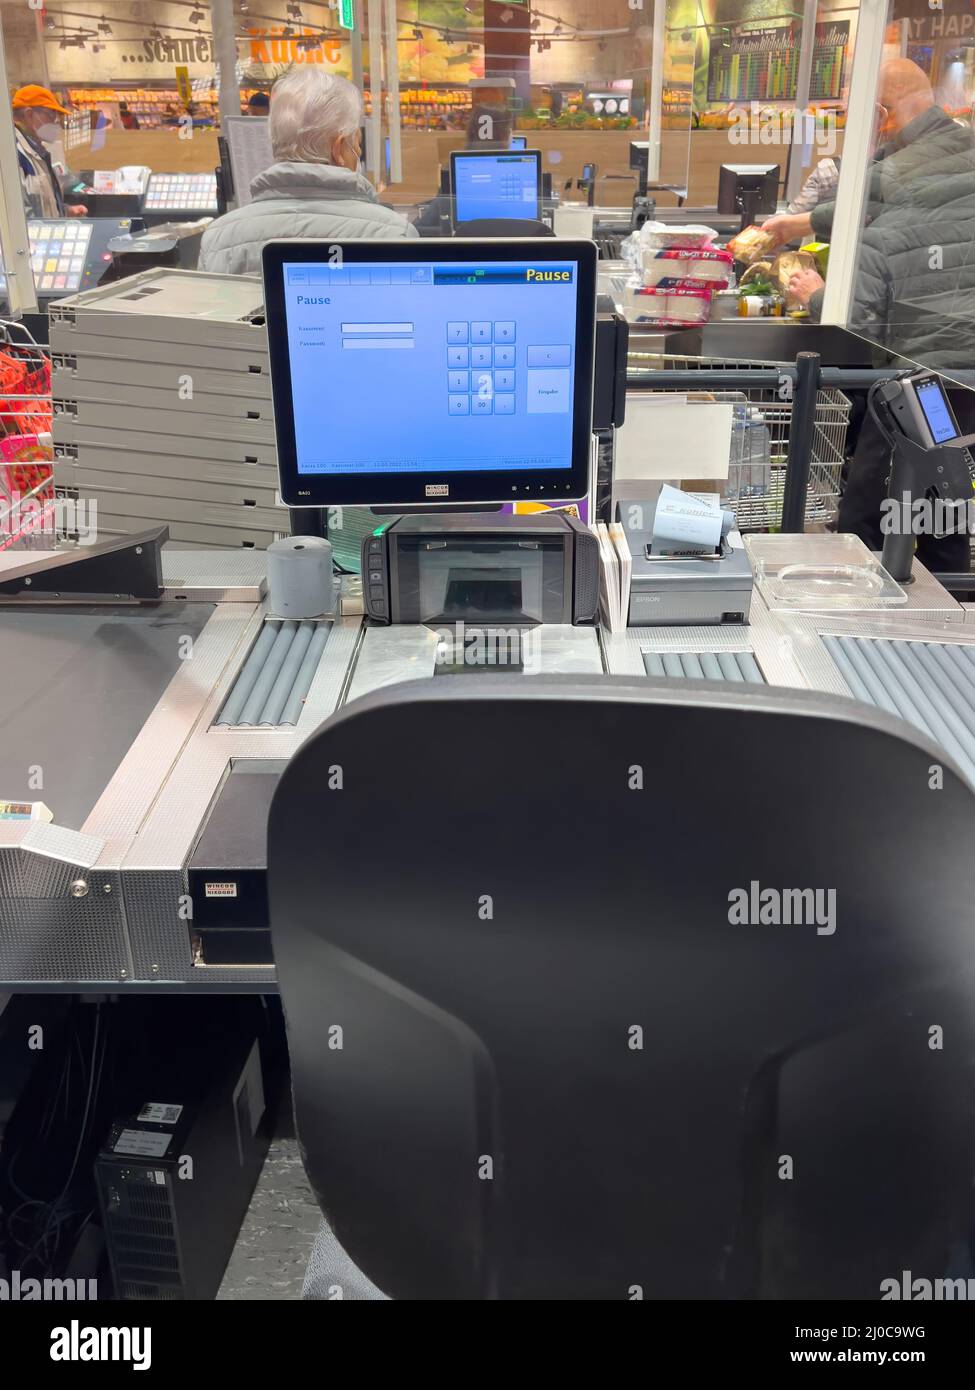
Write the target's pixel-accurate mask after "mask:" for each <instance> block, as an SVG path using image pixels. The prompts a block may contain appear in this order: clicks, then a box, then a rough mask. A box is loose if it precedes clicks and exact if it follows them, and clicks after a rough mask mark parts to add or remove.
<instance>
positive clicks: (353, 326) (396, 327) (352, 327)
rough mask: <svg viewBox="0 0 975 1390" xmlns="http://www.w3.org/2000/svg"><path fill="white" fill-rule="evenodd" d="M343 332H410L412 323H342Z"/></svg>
mask: <svg viewBox="0 0 975 1390" xmlns="http://www.w3.org/2000/svg"><path fill="white" fill-rule="evenodd" d="M342 332H343V333H412V332H413V325H412V323H343V325H342Z"/></svg>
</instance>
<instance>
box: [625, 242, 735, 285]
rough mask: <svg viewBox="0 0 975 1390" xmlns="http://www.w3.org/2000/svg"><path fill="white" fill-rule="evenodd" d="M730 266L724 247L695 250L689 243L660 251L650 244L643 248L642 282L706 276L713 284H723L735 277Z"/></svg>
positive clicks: (652, 282) (657, 283) (657, 282)
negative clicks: (722, 248)
mask: <svg viewBox="0 0 975 1390" xmlns="http://www.w3.org/2000/svg"><path fill="white" fill-rule="evenodd" d="M733 266H734V261H733V260H732V257H731V256H730V254H729V253H728V252H727V251H712V250H707V251H695V250H694V249H693V248H692V247H689V246H680V247H672V248H671V249H670V250H663V251H660V250H655V249H654V248H652V247H651V248H648V249H645V250H644V252H643V283H644V284H645V285H659V284H660V283H661V281H664V282H667V283H669V282H670V281H671V280H706V281H708V282H711V281H713V282H714V285H715V288H725V287H726V286H728V285H730V284H731V283H732V282H733V280H734V270H733Z"/></svg>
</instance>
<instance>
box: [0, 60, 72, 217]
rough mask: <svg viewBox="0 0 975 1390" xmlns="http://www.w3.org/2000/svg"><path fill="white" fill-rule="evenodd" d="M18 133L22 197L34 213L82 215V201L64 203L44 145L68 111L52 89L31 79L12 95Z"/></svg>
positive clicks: (55, 135)
mask: <svg viewBox="0 0 975 1390" xmlns="http://www.w3.org/2000/svg"><path fill="white" fill-rule="evenodd" d="M12 104H13V109H14V125H15V126H16V135H17V162H18V164H19V165H20V182H21V184H22V185H23V189H24V201H25V202H26V204H27V207H28V210H29V212H30V213H31V214H32V215H33V216H34V217H65V216H67V217H84V215H85V213H86V212H87V211H88V209H87V208H86V207H84V206H82V205H80V204H79V205H78V206H75V207H65V204H64V198H63V196H62V194H61V184H60V181H59V179H58V176H57V173H56V171H55V168H54V165H53V163H52V162H51V156H50V154H49V153H48V150H47V146H48V145H51V144H53V143H54V141H55V140H57V139H58V137H59V136H60V134H61V129H62V126H61V118H62V117H64V116H66V115H67V114H68V113H67V111H66V110H65V108H64V107H63V106H62V105H61V103H60V102H59V101H58V99H57V97H56V96H55V95H54V93H53V92H50V91H48V89H47V88H46V87H38V86H37V85H36V83H33V82H32V83H30V84H29V85H28V86H26V87H20V88H19V89H18V90H17V91H16V92H14V95H13V103H12Z"/></svg>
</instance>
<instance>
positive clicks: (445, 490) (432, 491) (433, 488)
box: [423, 483, 450, 497]
mask: <svg viewBox="0 0 975 1390" xmlns="http://www.w3.org/2000/svg"><path fill="white" fill-rule="evenodd" d="M423 495H424V497H449V496H450V484H449V483H427V485H426V487H425V488H424V489H423Z"/></svg>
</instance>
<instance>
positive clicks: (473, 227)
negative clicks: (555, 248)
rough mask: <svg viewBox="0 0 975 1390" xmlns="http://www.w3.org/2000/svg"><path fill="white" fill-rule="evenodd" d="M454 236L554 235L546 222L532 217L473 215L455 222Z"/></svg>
mask: <svg viewBox="0 0 975 1390" xmlns="http://www.w3.org/2000/svg"><path fill="white" fill-rule="evenodd" d="M454 236H459V237H479V238H482V237H525V236H555V233H554V232H553V231H552V228H551V227H550V226H549V225H548V223H547V222H538V221H536V220H535V219H534V218H532V217H524V218H521V217H475V218H474V219H473V220H472V221H470V222H457V223H456V224H455V226H454Z"/></svg>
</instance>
